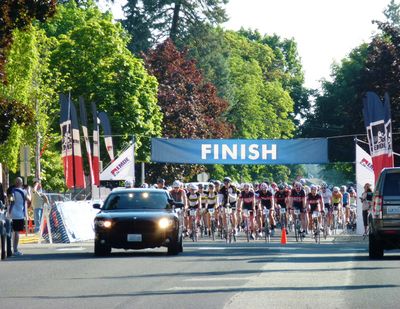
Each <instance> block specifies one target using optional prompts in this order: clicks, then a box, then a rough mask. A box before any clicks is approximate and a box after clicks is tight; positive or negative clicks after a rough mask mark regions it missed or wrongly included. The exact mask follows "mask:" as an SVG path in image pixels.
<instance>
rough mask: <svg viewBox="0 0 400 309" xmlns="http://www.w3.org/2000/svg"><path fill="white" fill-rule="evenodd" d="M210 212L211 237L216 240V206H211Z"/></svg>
mask: <svg viewBox="0 0 400 309" xmlns="http://www.w3.org/2000/svg"><path fill="white" fill-rule="evenodd" d="M208 212H209V213H210V219H211V227H210V233H211V238H212V240H215V230H216V228H215V216H214V212H215V209H214V208H210V209H209V210H208Z"/></svg>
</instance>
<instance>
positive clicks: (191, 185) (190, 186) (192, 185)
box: [188, 183, 197, 191]
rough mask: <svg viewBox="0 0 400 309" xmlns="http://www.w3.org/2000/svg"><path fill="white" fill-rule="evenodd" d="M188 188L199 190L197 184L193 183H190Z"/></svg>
mask: <svg viewBox="0 0 400 309" xmlns="http://www.w3.org/2000/svg"><path fill="white" fill-rule="evenodd" d="M188 189H189V190H190V189H192V190H195V191H196V190H197V186H196V185H195V184H193V183H191V184H189V186H188Z"/></svg>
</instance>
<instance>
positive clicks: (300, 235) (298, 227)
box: [294, 209, 304, 242]
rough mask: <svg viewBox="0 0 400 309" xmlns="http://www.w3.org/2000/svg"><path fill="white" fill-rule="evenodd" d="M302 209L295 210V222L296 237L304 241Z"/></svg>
mask: <svg viewBox="0 0 400 309" xmlns="http://www.w3.org/2000/svg"><path fill="white" fill-rule="evenodd" d="M300 213H301V212H300V209H295V210H294V216H295V222H294V237H295V238H296V241H297V242H299V240H300V241H303V237H304V232H302V231H301V219H300Z"/></svg>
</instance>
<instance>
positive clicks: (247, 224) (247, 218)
mask: <svg viewBox="0 0 400 309" xmlns="http://www.w3.org/2000/svg"><path fill="white" fill-rule="evenodd" d="M242 213H243V221H244V232H245V234H246V240H247V242H249V241H250V237H251V224H250V212H249V210H248V209H243V211H242Z"/></svg>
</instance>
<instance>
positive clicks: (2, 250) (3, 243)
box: [1, 234, 7, 260]
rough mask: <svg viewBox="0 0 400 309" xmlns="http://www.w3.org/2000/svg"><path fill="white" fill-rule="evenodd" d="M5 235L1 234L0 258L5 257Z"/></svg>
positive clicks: (3, 258)
mask: <svg viewBox="0 0 400 309" xmlns="http://www.w3.org/2000/svg"><path fill="white" fill-rule="evenodd" d="M6 242H7V240H6V235H4V234H3V235H1V259H2V260H5V258H6Z"/></svg>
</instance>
